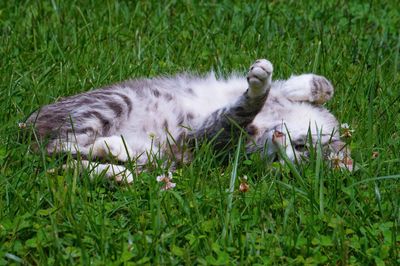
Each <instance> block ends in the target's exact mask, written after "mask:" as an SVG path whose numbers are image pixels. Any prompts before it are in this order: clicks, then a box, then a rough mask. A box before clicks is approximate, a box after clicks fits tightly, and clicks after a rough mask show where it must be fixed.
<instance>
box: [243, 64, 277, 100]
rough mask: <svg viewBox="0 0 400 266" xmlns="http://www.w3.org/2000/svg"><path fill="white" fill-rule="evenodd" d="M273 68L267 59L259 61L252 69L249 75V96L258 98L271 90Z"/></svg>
mask: <svg viewBox="0 0 400 266" xmlns="http://www.w3.org/2000/svg"><path fill="white" fill-rule="evenodd" d="M272 71H273V66H272V64H271V62H270V61H268V60H266V59H258V60H257V61H256V62H254V64H253V65H252V66H251V67H250V70H249V73H248V74H247V82H248V83H249V95H250V96H258V95H262V94H264V93H266V92H267V91H268V90H269V89H270V88H271V82H272Z"/></svg>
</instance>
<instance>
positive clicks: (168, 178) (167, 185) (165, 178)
mask: <svg viewBox="0 0 400 266" xmlns="http://www.w3.org/2000/svg"><path fill="white" fill-rule="evenodd" d="M156 179H157V182H159V183H161V182H162V183H164V185H163V186H162V187H161V190H163V191H164V190H170V189H173V188H174V187H176V183H172V173H171V172H168V175H159V176H157V177H156Z"/></svg>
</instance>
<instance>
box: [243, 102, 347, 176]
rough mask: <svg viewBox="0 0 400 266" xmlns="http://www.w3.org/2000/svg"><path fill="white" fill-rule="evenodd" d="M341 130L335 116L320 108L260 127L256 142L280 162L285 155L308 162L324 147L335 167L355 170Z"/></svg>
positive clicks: (268, 154) (326, 157)
mask: <svg viewBox="0 0 400 266" xmlns="http://www.w3.org/2000/svg"><path fill="white" fill-rule="evenodd" d="M339 129H340V128H339V123H338V122H337V120H336V118H335V117H334V116H333V115H332V114H331V113H330V112H328V111H327V110H325V109H321V110H320V111H319V112H317V113H316V114H304V115H302V116H300V115H297V116H287V117H285V120H282V121H281V122H279V123H275V124H269V125H268V126H267V127H260V128H258V130H261V132H258V136H256V137H255V138H254V141H255V143H256V146H257V149H261V150H262V151H263V152H264V154H266V155H267V156H268V158H270V159H271V160H279V161H284V159H283V158H282V156H284V155H286V156H287V158H288V159H290V160H291V161H293V162H302V161H307V160H309V158H310V157H311V154H312V153H314V156H315V154H316V151H317V148H319V147H321V151H322V156H323V158H324V159H325V160H326V161H328V163H329V164H330V165H331V166H332V167H333V168H344V169H348V170H350V171H352V169H353V161H352V159H351V157H350V150H349V148H348V147H347V146H346V143H345V142H343V141H342V140H341V139H340V132H339ZM250 149H251V148H250ZM282 153H284V155H282Z"/></svg>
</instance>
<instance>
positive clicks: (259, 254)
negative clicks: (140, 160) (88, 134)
mask: <svg viewBox="0 0 400 266" xmlns="http://www.w3.org/2000/svg"><path fill="white" fill-rule="evenodd" d="M152 2H153V3H152ZM152 2H151V1H140V2H137V3H136V1H132V2H130V1H95V0H92V1H74V0H71V1H58V0H51V1H1V2H0V32H1V33H0V34H1V35H0V91H1V93H0V111H1V115H0V123H1V127H0V265H5V264H9V263H11V264H13V263H15V264H27V265H60V264H61V265H65V264H67V265H68V264H69V265H72V264H84V265H87V264H92V265H125V264H126V265H136V264H137V265H141V264H146V265H150V264H151V265H166V264H168V265H169V264H172V265H182V264H186V265H192V264H199V265H237V264H241V265H246V264H247V265H257V264H258V265H399V264H400V255H399V253H400V230H399V229H400V115H399V113H400V74H399V73H400V72H399V71H400V56H399V53H400V30H399V29H400V7H399V3H398V2H397V1H370V3H369V4H368V3H366V1H330V0H326V1H321V2H320V3H318V4H317V2H315V1H257V0H256V1H253V2H252V3H251V4H250V3H247V4H243V3H240V1H237V3H231V2H230V1H210V2H204V3H197V2H198V1H170V2H163V1H160V3H158V1H152ZM161 2H163V3H161ZM181 2H185V3H181ZM363 2H365V3H363ZM257 58H268V59H269V60H270V61H271V62H272V63H273V64H274V68H275V72H274V73H275V74H274V77H275V79H278V78H287V77H288V76H290V74H291V73H303V72H315V73H318V74H321V75H325V76H326V77H328V78H329V79H330V80H331V81H332V83H333V84H334V85H335V88H336V94H335V97H334V99H333V100H332V101H331V102H329V103H328V104H327V107H328V108H329V109H330V110H332V112H333V113H334V114H335V115H336V116H337V117H338V119H339V120H340V121H341V122H342V123H348V124H349V125H350V126H351V128H352V129H353V130H354V132H353V135H352V137H351V138H349V139H347V142H348V143H349V145H350V146H351V148H352V151H353V158H354V161H355V162H356V165H357V171H354V172H353V173H349V172H346V171H338V170H332V169H330V168H329V167H327V166H326V164H320V161H319V160H317V159H315V160H311V161H310V163H308V164H305V165H300V166H296V168H294V169H293V168H290V167H288V165H286V166H280V165H266V164H265V163H264V162H263V161H262V159H260V158H259V156H258V155H257V154H256V155H253V156H250V157H248V156H246V155H245V153H244V152H243V151H242V150H241V149H237V153H234V154H232V156H231V158H232V159H231V160H230V162H229V163H228V164H227V165H222V164H220V163H219V162H218V160H217V159H215V154H214V153H213V152H212V151H210V149H208V147H207V146H204V147H202V148H201V149H200V150H199V151H198V152H197V155H196V157H195V159H194V161H193V162H192V163H191V164H189V165H187V166H184V167H183V168H181V169H180V170H179V171H178V172H177V173H175V174H174V182H175V183H176V187H175V188H174V189H173V190H168V191H161V190H160V184H159V183H157V181H156V176H157V175H159V174H160V173H161V171H162V170H161V169H155V170H154V171H151V172H148V173H144V174H141V175H140V176H138V177H137V178H136V180H135V182H134V183H133V184H132V185H130V186H121V185H118V184H116V183H115V182H112V181H108V180H105V179H104V178H102V177H101V176H100V177H98V178H95V179H94V180H90V179H89V177H88V174H87V173H82V174H78V173H77V171H64V172H63V171H61V170H60V171H59V173H58V174H49V173H47V172H46V171H47V170H48V169H50V168H53V167H57V168H59V169H60V166H61V162H59V161H57V160H56V159H51V158H46V157H45V156H43V155H41V154H32V153H30V152H29V149H28V145H27V143H24V142H21V141H19V135H20V132H19V130H18V126H17V125H18V122H20V121H23V120H24V118H26V117H27V116H28V115H29V114H30V112H32V111H33V110H35V109H37V108H38V107H39V106H41V105H43V104H47V103H50V102H54V101H55V100H57V99H58V98H59V97H62V96H66V95H71V94H75V93H78V92H82V91H86V90H89V89H91V88H94V87H98V86H103V85H107V84H109V83H113V82H117V81H120V80H124V79H127V78H131V77H143V76H146V77H147V76H155V75H159V74H174V73H177V72H181V71H185V70H190V71H193V72H199V73H205V72H207V71H209V70H210V69H214V70H216V71H217V73H220V75H225V74H227V73H229V72H231V71H234V70H235V71H239V72H241V73H246V69H247V68H248V66H249V65H250V64H251V63H252V62H253V61H254V60H255V59H257ZM235 154H237V155H238V156H237V158H236V159H235ZM244 175H246V176H247V177H248V181H247V182H248V184H249V191H248V192H246V193H243V192H240V191H239V183H240V178H241V177H243V176H244ZM231 182H232V183H233V182H234V183H233V184H234V187H231V188H232V189H233V192H232V193H230V191H231V190H230V183H231Z"/></svg>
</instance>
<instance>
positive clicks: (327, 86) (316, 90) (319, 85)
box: [311, 75, 333, 104]
mask: <svg viewBox="0 0 400 266" xmlns="http://www.w3.org/2000/svg"><path fill="white" fill-rule="evenodd" d="M332 96H333V86H332V84H331V83H330V82H329V80H327V79H326V78H325V77H323V76H318V75H312V80H311V101H312V102H314V103H316V104H323V103H325V102H326V101H328V100H330V99H331V98H332Z"/></svg>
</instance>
